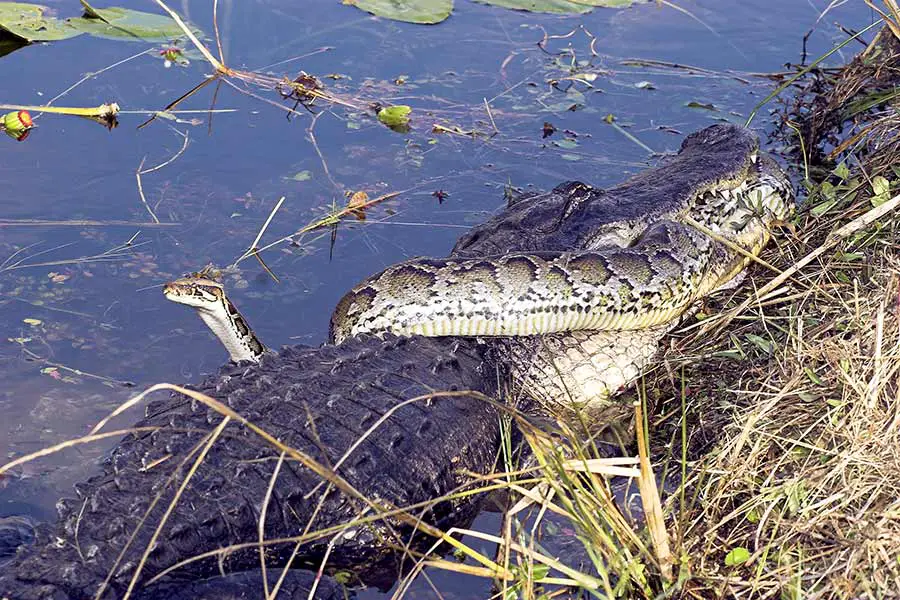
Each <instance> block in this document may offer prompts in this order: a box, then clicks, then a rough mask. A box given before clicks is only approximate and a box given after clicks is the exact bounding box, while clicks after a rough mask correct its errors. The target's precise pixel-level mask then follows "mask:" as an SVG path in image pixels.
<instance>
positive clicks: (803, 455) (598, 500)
mask: <svg viewBox="0 0 900 600" xmlns="http://www.w3.org/2000/svg"><path fill="white" fill-rule="evenodd" d="M889 8H890V7H889ZM891 31H892V30H891V29H890V28H889V27H886V28H885V29H884V30H883V31H882V32H881V33H880V34H879V35H878V36H877V38H876V39H875V40H874V42H873V44H872V45H871V46H870V47H869V48H868V49H867V50H865V51H864V52H863V53H862V54H861V55H860V56H859V57H858V58H857V59H856V60H854V61H853V63H851V64H850V65H848V66H847V67H846V68H844V69H843V70H841V71H840V72H838V73H831V74H830V75H834V76H833V77H828V78H827V79H826V78H824V77H823V76H822V73H821V72H820V73H817V74H813V75H811V76H810V77H811V82H809V81H808V82H807V84H806V87H805V88H803V90H802V92H801V93H800V94H799V95H798V96H797V98H796V102H795V103H794V104H793V105H792V106H791V107H790V112H791V114H790V117H791V118H793V119H794V120H795V121H796V123H791V127H788V128H785V131H786V132H787V133H788V134H791V136H792V137H790V140H789V143H792V144H795V145H796V147H797V148H798V149H799V148H800V147H803V148H804V149H805V150H806V151H808V152H811V153H812V155H809V156H803V157H800V156H798V157H797V164H798V165H805V167H804V173H805V174H806V173H818V174H819V176H818V177H815V179H817V180H818V183H814V182H812V181H810V180H809V179H807V184H808V186H809V194H808V196H809V197H808V199H807V201H806V203H805V205H804V210H803V211H801V213H800V214H799V215H798V216H797V218H796V219H795V221H794V223H793V224H792V226H791V227H787V228H785V229H783V230H782V231H781V232H780V233H779V234H778V235H777V236H776V242H775V243H774V244H773V245H772V246H770V247H769V248H768V249H767V250H766V251H765V252H764V254H763V255H762V257H761V259H762V260H761V261H760V264H757V265H755V267H754V268H753V269H752V271H751V274H750V276H749V277H748V279H747V280H746V281H745V283H744V285H743V286H741V288H740V289H739V290H738V291H736V292H735V293H734V294H733V295H731V296H722V295H720V296H719V297H717V298H714V299H711V300H710V301H709V302H708V305H707V306H705V307H704V309H703V310H702V311H701V319H700V320H697V321H695V322H693V323H688V324H686V325H685V326H684V327H682V329H681V331H679V332H676V334H675V335H674V336H672V337H671V338H670V347H669V348H668V349H667V351H666V352H665V353H664V360H663V361H662V364H661V366H660V368H658V369H656V370H655V371H654V372H653V373H649V374H647V375H646V376H645V378H644V380H643V382H642V385H641V389H643V390H653V394H654V396H655V400H656V404H657V406H656V411H655V413H654V414H656V415H657V416H656V417H655V418H651V422H650V425H649V427H648V430H649V435H650V441H651V452H652V453H653V458H654V464H655V467H656V470H657V472H658V474H659V473H663V472H666V473H683V474H684V475H683V477H682V479H681V485H680V487H679V488H678V489H677V490H675V491H674V493H671V494H669V496H668V497H667V498H664V499H663V503H662V510H663V514H664V517H665V521H664V525H662V526H661V525H660V523H659V519H658V517H657V516H656V515H654V514H653V513H654V512H655V511H656V510H657V509H658V504H657V503H655V502H653V501H652V493H651V494H650V499H648V498H646V497H645V498H644V499H643V501H644V510H645V513H647V514H649V515H650V518H647V519H646V521H647V522H645V523H639V524H638V526H637V527H636V528H635V527H632V526H630V525H627V524H626V525H623V522H622V521H619V520H618V519H617V518H616V515H615V514H613V513H617V510H618V509H617V508H616V507H615V506H614V505H611V503H610V502H609V501H608V498H609V491H608V487H607V484H606V483H605V482H604V481H603V480H602V479H600V478H593V477H592V478H590V479H586V478H584V477H581V478H577V477H573V476H572V475H571V473H569V474H566V473H565V472H564V470H563V469H562V468H561V465H562V461H561V459H557V460H556V461H555V462H554V460H552V455H550V454H548V453H547V452H545V451H541V449H540V446H537V447H536V448H537V454H538V456H539V458H540V460H539V462H540V463H541V465H542V466H543V468H544V477H545V480H544V482H543V489H545V490H552V498H553V504H552V506H553V510H555V511H558V512H560V513H561V514H564V515H565V516H566V517H567V518H569V519H570V520H571V522H572V523H573V525H574V526H575V527H576V529H577V530H578V532H579V534H580V536H581V538H582V541H583V543H584V545H585V547H586V551H587V553H588V554H589V555H590V557H591V559H592V563H593V565H592V567H593V570H594V571H595V575H597V576H598V577H599V579H600V580H601V581H602V582H603V583H604V584H605V585H604V586H603V587H601V588H600V589H599V590H587V589H586V588H582V589H583V591H585V592H587V593H588V594H590V595H591V596H594V597H613V596H614V595H615V596H620V597H629V598H655V597H680V598H747V599H750V598H753V599H757V598H779V599H781V598H784V599H793V598H798V599H799V598H823V599H824V598H828V599H831V598H835V599H844V598H848V599H849V598H898V597H900V385H898V377H900V251H898V248H900V227H898V225H900V222H898V220H897V217H896V208H897V207H898V206H900V195H897V188H898V187H900V185H898V181H897V180H898V179H900V172H898V171H895V170H894V169H892V168H891V167H892V165H895V164H898V163H900V160H898V159H900V136H898V135H897V131H898V127H900V117H898V116H897V110H896V108H895V106H894V104H893V103H892V102H893V98H894V96H895V95H896V89H898V88H897V84H898V83H900V77H898V76H900V71H898V67H900V43H898V42H897V40H896V39H895V38H894V36H893V35H892V33H891ZM794 131H799V132H801V134H803V135H805V136H808V137H802V138H797V137H796V136H794V135H793V132H794ZM798 141H799V142H802V144H801V143H798ZM804 154H805V153H804ZM823 159H824V161H828V160H830V161H832V162H830V163H827V162H826V163H824V164H823ZM835 162H843V163H844V164H845V165H848V166H849V170H848V171H845V172H843V173H841V176H840V177H836V176H834V175H833V174H832V173H831V171H832V169H833V167H834V165H835ZM807 169H809V170H807ZM839 172H840V171H839ZM823 174H824V176H823ZM876 176H883V177H885V178H886V179H887V180H888V181H889V183H891V189H890V194H888V195H887V196H885V197H881V198H877V197H873V196H875V194H874V192H873V187H872V183H873V181H874V180H875V178H876ZM822 181H827V183H826V185H825V186H824V187H823V186H822V185H821V182H822ZM891 194H893V195H894V197H893V198H891V197H890V195H891ZM638 422H639V423H640V419H639V420H638ZM640 430H641V428H638V432H639V433H640ZM533 445H534V444H533ZM640 445H641V444H639V446H640ZM568 452H569V453H570V454H575V455H577V456H579V457H581V460H584V461H588V460H590V459H591V458H592V457H593V456H595V453H594V452H593V451H592V450H588V451H587V452H585V451H582V450H577V449H573V448H569V449H568ZM632 476H634V477H636V476H637V475H636V474H634V475H632ZM645 482H646V478H645ZM646 495H647V494H644V496H646ZM544 505H545V506H551V505H548V504H547V503H546V501H545V504H544ZM648 523H652V524H653V526H651V527H648V526H647V525H648ZM648 530H649V531H648ZM660 542H663V543H662V544H661V543H660ZM667 545H668V546H669V547H671V558H673V559H674V561H675V564H674V565H669V564H668V559H669V556H670V554H669V551H668V550H667V549H666V546H667ZM542 583H545V582H541V581H534V580H532V581H530V584H531V585H532V587H531V589H530V590H529V591H528V592H527V593H525V592H523V593H522V594H521V595H522V596H523V597H526V596H528V597H538V595H539V594H540V593H541V590H542ZM607 585H609V586H613V587H614V588H615V589H614V590H611V589H610V588H609V587H606V586H607Z"/></svg>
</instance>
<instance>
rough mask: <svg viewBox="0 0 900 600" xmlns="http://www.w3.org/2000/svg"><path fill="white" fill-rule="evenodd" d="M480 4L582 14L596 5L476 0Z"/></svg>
mask: <svg viewBox="0 0 900 600" xmlns="http://www.w3.org/2000/svg"><path fill="white" fill-rule="evenodd" d="M475 1H476V2H478V3H479V4H491V5H493V6H501V7H503V8H511V9H513V10H527V11H528V12H541V13H560V14H581V13H586V12H591V11H592V10H594V7H593V6H592V5H590V4H583V3H580V2H572V1H570V0H475Z"/></svg>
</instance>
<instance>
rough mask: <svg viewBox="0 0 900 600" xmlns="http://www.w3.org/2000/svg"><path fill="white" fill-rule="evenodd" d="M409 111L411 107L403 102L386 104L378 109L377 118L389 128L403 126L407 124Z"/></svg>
mask: <svg viewBox="0 0 900 600" xmlns="http://www.w3.org/2000/svg"><path fill="white" fill-rule="evenodd" d="M411 112H412V109H411V108H410V107H408V106H406V105H405V104H397V105H395V106H386V107H384V108H382V109H381V110H379V111H378V120H379V121H381V122H382V123H384V124H385V125H387V126H388V127H390V128H391V129H394V128H395V127H399V128H403V127H406V126H407V125H409V113H411Z"/></svg>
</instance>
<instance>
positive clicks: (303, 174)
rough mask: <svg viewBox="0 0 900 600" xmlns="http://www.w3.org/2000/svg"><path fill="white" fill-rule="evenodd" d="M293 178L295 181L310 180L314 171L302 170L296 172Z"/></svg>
mask: <svg viewBox="0 0 900 600" xmlns="http://www.w3.org/2000/svg"><path fill="white" fill-rule="evenodd" d="M291 179H293V180H294V181H309V180H310V179H312V173H310V172H309V171H300V172H299V173H295V174H294V176H293V177H291Z"/></svg>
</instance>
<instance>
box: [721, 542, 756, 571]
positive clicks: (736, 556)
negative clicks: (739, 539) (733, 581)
mask: <svg viewBox="0 0 900 600" xmlns="http://www.w3.org/2000/svg"><path fill="white" fill-rule="evenodd" d="M748 560H750V551H749V550H747V549H746V548H744V547H741V546H738V547H736V548H732V549H731V551H730V552H729V553H728V554H726V555H725V564H726V565H727V566H729V567H733V566H735V565H739V564H741V563H745V562H747V561H748Z"/></svg>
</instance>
